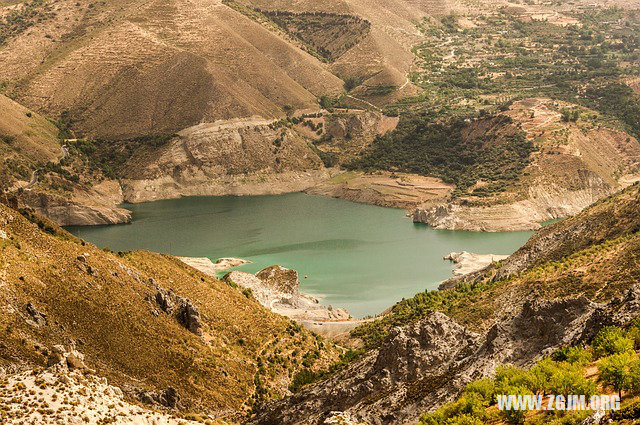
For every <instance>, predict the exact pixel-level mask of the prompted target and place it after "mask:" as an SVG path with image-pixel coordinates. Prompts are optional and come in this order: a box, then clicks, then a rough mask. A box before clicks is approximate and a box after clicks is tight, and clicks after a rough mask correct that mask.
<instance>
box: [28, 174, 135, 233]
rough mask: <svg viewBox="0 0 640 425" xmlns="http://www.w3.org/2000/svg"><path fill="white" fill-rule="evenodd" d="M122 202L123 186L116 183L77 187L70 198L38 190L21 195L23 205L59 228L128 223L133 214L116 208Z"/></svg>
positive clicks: (105, 182) (104, 182)
mask: <svg viewBox="0 0 640 425" xmlns="http://www.w3.org/2000/svg"><path fill="white" fill-rule="evenodd" d="M123 200H124V198H123V195H122V190H121V189H120V185H119V184H118V183H117V182H116V181H113V180H105V181H103V182H101V183H99V184H96V185H95V186H93V187H92V188H76V189H75V190H73V192H72V193H71V195H70V196H61V195H59V194H56V193H52V192H48V191H35V190H34V191H25V192H23V194H22V195H21V196H20V201H21V203H23V204H24V205H26V206H28V207H30V208H33V209H34V210H35V212H36V213H38V214H40V215H43V216H45V217H47V218H48V219H50V220H52V221H54V222H55V223H56V224H58V225H59V226H96V225H104V224H122V223H129V222H130V221H131V211H129V210H126V209H124V208H119V207H117V205H119V204H120V203H122V202H123Z"/></svg>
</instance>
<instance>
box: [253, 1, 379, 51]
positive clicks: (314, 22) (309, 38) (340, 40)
mask: <svg viewBox="0 0 640 425" xmlns="http://www.w3.org/2000/svg"><path fill="white" fill-rule="evenodd" d="M255 11H256V12H258V13H260V14H261V15H263V16H265V17H267V18H268V19H270V20H271V21H272V22H273V23H275V24H276V25H277V26H278V27H280V28H282V29H283V30H284V31H285V32H287V33H289V34H290V35H292V36H293V37H294V38H297V39H299V40H300V41H302V42H303V43H305V44H307V45H308V46H309V47H310V48H311V50H313V52H314V53H316V54H317V55H318V56H319V59H322V60H324V61H327V62H332V61H334V60H336V59H337V58H339V57H340V56H341V55H342V54H343V53H344V52H346V51H347V50H349V49H350V48H352V47H353V46H355V45H356V44H358V43H359V42H360V41H361V40H362V39H363V38H364V37H365V36H366V35H367V34H369V31H370V29H371V23H370V22H369V21H367V20H365V19H362V18H360V17H358V16H353V15H342V14H338V13H329V12H302V13H296V12H288V11H282V10H262V9H255Z"/></svg>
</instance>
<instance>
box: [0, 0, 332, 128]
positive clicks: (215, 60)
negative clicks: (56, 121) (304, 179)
mask: <svg viewBox="0 0 640 425" xmlns="http://www.w3.org/2000/svg"><path fill="white" fill-rule="evenodd" d="M76 3H77V2H75V1H60V2H56V3H55V4H53V3H52V4H49V3H48V2H44V3H42V4H40V3H38V4H35V5H34V6H32V7H33V8H36V9H45V8H50V9H52V10H53V11H54V12H53V13H51V14H48V15H46V16H43V18H42V19H41V20H40V22H38V20H37V17H36V18H27V17H25V18H24V20H25V26H26V28H27V29H26V30H24V31H22V32H17V33H16V34H14V35H12V36H11V37H9V38H8V39H7V40H6V44H5V45H4V46H2V47H0V61H1V62H2V63H3V65H4V66H3V67H2V69H1V70H0V80H8V81H10V82H11V84H12V86H11V87H12V89H13V90H14V92H15V93H16V94H17V95H18V97H19V99H21V100H22V101H23V102H24V103H25V104H26V105H28V106H30V107H33V108H36V109H37V110H39V111H43V112H46V113H47V114H48V115H50V116H58V115H59V114H60V113H61V112H62V111H66V110H68V111H69V112H70V113H71V116H72V117H74V119H75V120H76V123H75V125H76V127H77V128H78V129H79V130H81V131H82V132H83V133H86V134H89V135H94V136H100V137H129V136H135V135H147V134H158V133H172V132H175V131H178V130H181V129H183V128H186V127H189V126H192V125H195V124H198V123H200V122H207V121H214V120H218V119H228V118H236V117H248V116H252V115H261V116H263V117H275V116H280V115H281V114H282V107H283V106H284V105H287V104H291V105H293V106H294V107H297V108H304V107H309V106H312V105H314V104H315V99H316V97H317V96H319V95H320V94H325V93H333V92H338V91H340V90H341V89H342V81H341V80H340V79H338V78H337V77H335V76H334V75H332V74H331V73H330V72H329V71H328V70H326V69H325V67H324V65H323V64H322V63H320V62H319V61H318V60H317V59H315V58H314V57H312V56H310V55H309V54H307V53H305V52H303V51H302V50H300V49H299V48H297V47H294V46H292V45H291V44H290V43H288V42H287V41H286V40H284V39H283V38H282V37H279V36H278V35H277V34H274V33H272V32H270V31H268V30H266V29H265V28H263V27H262V26H260V25H259V24H257V23H255V22H254V21H252V20H250V19H248V18H247V17H245V16H244V15H242V14H240V13H238V12H236V11H234V10H233V9H231V8H229V7H227V6H225V5H223V4H222V2H220V1H214V2H206V1H183V0H174V1H170V2H166V1H163V2H159V1H135V2H108V3H91V4H89V2H81V3H77V4H78V5H77V6H76V5H75V4H76ZM11 7H12V8H20V7H22V6H21V5H16V6H11ZM4 13H7V12H6V11H4Z"/></svg>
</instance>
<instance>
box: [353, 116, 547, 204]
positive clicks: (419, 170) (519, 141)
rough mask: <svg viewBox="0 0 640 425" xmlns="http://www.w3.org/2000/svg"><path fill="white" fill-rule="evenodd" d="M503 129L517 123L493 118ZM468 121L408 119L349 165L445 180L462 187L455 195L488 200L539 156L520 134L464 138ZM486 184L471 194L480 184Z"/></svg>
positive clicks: (403, 119)
mask: <svg viewBox="0 0 640 425" xmlns="http://www.w3.org/2000/svg"><path fill="white" fill-rule="evenodd" d="M490 120H492V124H493V125H494V126H497V127H501V126H503V125H509V124H510V123H511V118H509V117H507V116H497V117H493V118H490ZM466 127H467V124H466V123H465V121H464V119H462V118H460V119H457V120H455V121H453V122H449V123H442V122H440V121H437V119H436V116H435V115H434V114H432V113H422V114H413V115H406V116H403V117H402V118H401V120H400V124H399V125H398V127H397V128H396V130H394V131H393V132H390V133H388V134H386V135H384V136H378V137H377V138H376V139H375V141H374V142H373V144H372V146H371V148H370V149H369V150H368V151H367V152H366V153H365V154H364V155H362V156H361V157H360V158H358V159H356V160H354V161H352V162H351V163H348V164H346V167H347V168H348V169H352V170H355V169H359V170H365V171H371V170H375V169H382V170H388V171H402V172H407V173H415V174H420V175H424V176H433V177H439V178H441V179H442V180H444V181H445V182H447V183H453V184H455V185H456V188H457V190H456V193H455V195H460V194H463V193H467V192H468V191H469V193H470V194H471V195H475V196H487V195H490V194H493V193H496V192H502V191H504V190H506V188H507V186H508V185H509V184H510V183H512V182H515V181H517V179H518V178H519V177H520V175H521V174H522V171H523V170H524V168H525V167H526V166H527V165H529V163H530V158H529V157H530V155H531V153H532V152H534V151H535V148H534V145H533V143H532V142H530V141H528V140H526V138H525V136H524V134H523V133H522V132H520V131H514V132H512V134H506V135H498V134H492V133H491V132H487V133H484V134H483V135H482V136H478V137H468V136H465V135H464V134H463V130H464V129H465V128H466ZM480 181H481V182H483V184H482V185H481V186H479V187H476V188H475V189H471V188H472V186H475V185H476V184H477V183H478V182H480Z"/></svg>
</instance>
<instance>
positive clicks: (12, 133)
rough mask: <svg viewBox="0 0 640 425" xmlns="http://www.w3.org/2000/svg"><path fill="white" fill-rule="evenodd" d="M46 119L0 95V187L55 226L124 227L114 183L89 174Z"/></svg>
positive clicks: (127, 217)
mask: <svg viewBox="0 0 640 425" xmlns="http://www.w3.org/2000/svg"><path fill="white" fill-rule="evenodd" d="M61 137H62V136H61V132H60V130H59V129H58V128H57V127H56V126H55V125H54V124H53V123H52V122H51V121H49V120H48V119H46V118H45V117H43V116H41V115H39V114H37V113H35V112H33V111H30V110H28V109H27V108H25V107H23V106H21V105H19V104H17V103H16V102H14V101H12V100H11V99H9V98H7V97H5V96H2V95H0V157H1V158H2V164H1V165H0V187H1V188H2V190H5V189H8V190H9V191H10V192H11V193H12V194H13V196H17V198H18V200H19V201H20V202H21V203H23V204H25V205H28V206H30V207H32V208H34V209H36V210H37V211H38V212H39V213H40V214H43V215H46V216H47V217H49V218H51V219H52V220H54V221H55V222H56V223H58V224H60V225H91V224H113V223H123V222H127V221H129V220H130V213H129V211H126V210H124V209H121V208H117V207H116V205H117V204H119V203H121V202H122V199H123V198H122V192H121V190H120V186H119V185H118V183H117V182H115V181H113V180H109V179H106V178H105V177H104V176H103V175H102V173H101V172H100V171H98V170H89V169H88V167H87V166H86V164H85V160H86V159H83V158H77V157H75V156H74V155H73V154H71V153H70V151H69V146H67V144H66V143H65V142H64V141H63V140H62V138H61Z"/></svg>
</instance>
